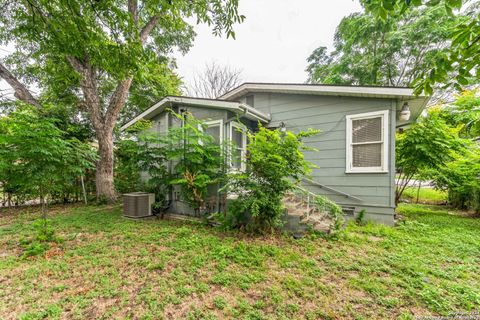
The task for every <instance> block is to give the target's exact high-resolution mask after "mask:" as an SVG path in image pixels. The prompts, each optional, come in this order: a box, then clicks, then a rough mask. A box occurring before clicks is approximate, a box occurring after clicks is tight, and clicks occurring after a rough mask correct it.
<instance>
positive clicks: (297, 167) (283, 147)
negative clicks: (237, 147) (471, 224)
mask: <svg viewBox="0 0 480 320" xmlns="http://www.w3.org/2000/svg"><path fill="white" fill-rule="evenodd" d="M317 133H318V131H316V130H309V131H306V132H299V133H298V134H294V133H292V132H285V133H284V132H281V131H280V130H278V129H277V130H269V129H266V128H264V127H260V128H259V131H258V132H257V133H255V134H252V133H248V138H249V144H248V146H247V151H248V152H247V154H248V156H247V166H246V167H247V169H246V171H245V172H244V173H236V174H232V175H231V176H230V178H231V179H230V181H229V184H228V185H227V187H226V188H225V189H226V190H229V191H230V192H233V193H234V194H237V195H238V198H237V199H235V200H233V201H232V202H231V203H230V204H229V208H228V212H227V217H225V219H224V221H223V222H224V223H226V224H228V225H227V226H228V227H230V228H235V227H246V228H247V229H249V230H252V231H266V230H272V229H273V228H276V227H278V226H280V224H281V216H282V215H283V213H284V207H283V205H282V199H283V197H284V195H285V193H286V192H287V191H289V190H291V189H292V188H293V187H294V185H295V183H296V182H298V181H299V180H300V178H302V177H303V176H305V175H307V174H308V173H310V171H311V167H312V164H310V163H309V162H308V161H306V160H305V158H304V155H303V153H302V151H305V150H312V149H310V148H308V147H307V146H306V145H305V144H304V142H303V139H304V138H306V137H310V136H312V135H315V134H317Z"/></svg>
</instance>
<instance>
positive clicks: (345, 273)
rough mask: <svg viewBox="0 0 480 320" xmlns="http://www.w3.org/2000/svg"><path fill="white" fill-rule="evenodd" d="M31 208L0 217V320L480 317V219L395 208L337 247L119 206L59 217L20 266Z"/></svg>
mask: <svg viewBox="0 0 480 320" xmlns="http://www.w3.org/2000/svg"><path fill="white" fill-rule="evenodd" d="M35 210H36V209H31V208H30V209H28V210H27V211H20V212H18V211H10V212H7V213H6V214H2V216H0V248H1V249H0V250H1V251H0V318H5V319H11V318H20V319H44V318H48V319H59V318H66V319H86V318H88V319H107V318H132V319H133V318H135V319H162V318H165V319H175V318H186V319H225V318H234V319H395V318H398V319H413V318H414V316H426V315H448V314H450V313H452V312H455V311H464V312H474V311H475V310H477V311H478V309H479V308H480V219H476V218H472V217H468V216H466V215H459V214H456V213H454V212H450V211H448V210H447V209H444V208H441V207H427V206H421V205H402V206H401V207H400V208H399V211H400V212H401V214H402V215H403V216H404V218H405V220H404V222H402V223H401V224H400V225H399V226H398V227H387V226H383V225H377V224H367V225H365V226H356V225H353V224H351V225H349V226H348V227H347V230H346V231H345V233H343V234H342V235H341V236H340V237H339V239H337V240H326V239H323V238H316V237H313V236H311V237H307V238H303V239H300V240H294V239H292V238H290V237H287V236H279V235H277V236H268V237H248V236H246V235H243V234H236V233H223V232H220V231H218V230H216V229H213V228H209V227H205V226H202V225H198V224H192V223H186V222H183V223H181V222H173V221H164V220H155V219H153V220H142V221H133V220H128V219H125V218H123V217H121V214H120V209H119V208H109V207H75V208H72V207H56V208H54V210H53V211H55V212H54V213H52V214H51V221H52V224H53V225H54V227H55V229H56V230H57V234H58V235H60V236H61V237H62V238H63V239H64V242H62V243H61V244H59V245H56V246H52V247H51V248H50V250H49V251H47V252H46V254H45V256H42V257H35V258H29V259H26V258H23V257H22V251H21V247H20V246H19V242H20V240H21V239H22V238H24V237H26V236H29V235H31V233H32V225H31V224H32V220H33V218H34V217H35V215H37V214H38V213H36V212H35Z"/></svg>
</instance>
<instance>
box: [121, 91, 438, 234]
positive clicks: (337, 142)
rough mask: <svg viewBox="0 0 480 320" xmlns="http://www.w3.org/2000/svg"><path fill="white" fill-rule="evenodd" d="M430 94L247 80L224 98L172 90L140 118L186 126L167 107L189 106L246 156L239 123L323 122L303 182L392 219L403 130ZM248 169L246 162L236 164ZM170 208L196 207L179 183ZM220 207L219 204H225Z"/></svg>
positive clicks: (351, 210) (158, 125)
mask: <svg viewBox="0 0 480 320" xmlns="http://www.w3.org/2000/svg"><path fill="white" fill-rule="evenodd" d="M428 99H429V98H428V97H425V96H415V95H414V94H413V90H412V89H410V88H402V87H374V86H340V85H311V84H287V83H244V84H242V85H240V86H239V87H237V88H235V89H233V90H231V91H229V92H227V93H226V94H224V95H223V96H221V97H219V98H218V99H202V98H191V97H166V98H165V99H163V100H162V101H160V102H158V103H157V104H155V105H154V106H152V107H151V108H149V109H148V110H146V111H145V112H143V113H142V114H140V115H139V116H137V117H136V118H135V119H133V120H131V121H130V122H128V123H127V124H125V125H124V126H123V127H122V129H123V130H124V129H126V128H128V127H129V126H131V125H132V124H134V123H135V122H136V121H138V120H139V119H149V120H152V121H153V123H154V128H153V130H156V131H158V132H159V134H161V133H164V132H166V130H168V128H169V127H171V126H174V125H180V124H179V123H178V120H177V119H173V118H172V117H169V113H168V112H166V108H171V109H173V110H174V111H176V112H182V111H184V110H188V111H189V112H191V113H192V114H193V115H194V116H195V117H197V118H199V119H204V120H205V121H207V124H208V132H209V133H210V134H212V135H213V136H215V137H216V139H218V141H223V140H224V139H232V140H234V141H235V142H236V144H237V150H236V152H238V155H239V156H241V157H244V156H245V154H246V143H247V141H246V137H245V134H244V133H242V132H240V131H239V130H235V128H237V127H245V128H248V129H249V130H255V129H256V128H257V126H258V123H259V122H260V123H262V125H264V126H266V127H271V128H278V127H285V128H286V129H288V130H291V131H294V132H295V131H299V130H307V129H308V128H313V129H319V130H321V133H320V134H319V135H317V136H314V137H311V138H309V139H308V140H306V143H307V145H308V146H310V147H314V148H316V149H318V150H319V151H308V152H306V154H305V157H306V159H307V160H309V161H310V162H312V163H313V164H315V165H316V166H318V168H316V169H314V170H313V173H312V175H311V179H308V180H305V181H303V186H304V187H305V188H306V189H308V190H309V191H311V192H313V193H315V194H321V195H325V196H327V197H328V198H329V199H331V200H333V201H335V202H336V203H338V204H339V205H340V206H342V208H343V210H344V212H345V213H346V214H347V215H348V214H350V215H352V216H353V215H356V214H358V212H360V211H361V210H365V213H366V214H365V218H367V219H371V220H375V221H378V222H382V223H385V224H388V225H392V224H393V223H394V210H395V132H396V129H397V128H400V127H403V126H405V125H408V123H410V122H412V121H414V120H415V119H416V118H417V117H418V116H419V115H420V114H421V112H422V110H423V109H424V107H425V105H426V104H427V102H428ZM231 165H232V167H234V168H235V169H240V170H241V169H242V166H243V164H242V163H241V162H237V163H232V164H231ZM171 196H172V200H173V201H172V205H171V207H170V210H171V211H172V212H176V213H187V214H188V212H190V211H189V210H190V209H189V208H188V207H186V206H185V205H184V204H182V203H181V201H176V200H178V194H177V191H176V190H174V191H173V194H172V195H171ZM218 209H219V207H217V208H216V210H218Z"/></svg>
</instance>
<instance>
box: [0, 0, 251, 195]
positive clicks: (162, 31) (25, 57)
mask: <svg viewBox="0 0 480 320" xmlns="http://www.w3.org/2000/svg"><path fill="white" fill-rule="evenodd" d="M0 8H2V10H1V12H0V44H13V46H14V47H15V51H14V52H13V53H12V54H11V55H9V56H8V57H7V58H6V60H5V63H1V62H0V77H1V78H3V79H4V80H6V81H7V83H8V84H9V85H10V86H11V87H12V88H13V89H14V91H15V97H16V98H17V99H20V100H22V101H24V102H25V103H28V104H31V105H34V106H36V107H38V108H42V106H43V105H44V104H45V103H54V104H65V105H72V106H74V107H75V108H76V109H77V110H80V111H82V112H84V114H85V116H87V117H88V119H89V120H90V123H91V125H92V127H93V129H94V131H95V136H96V139H97V141H98V146H99V149H98V150H99V161H98V163H97V171H96V174H97V176H96V182H97V186H96V187H97V195H98V196H99V197H105V198H107V199H108V200H114V199H115V192H114V187H113V130H114V128H115V125H116V124H117V120H118V119H119V117H120V113H121V111H122V109H123V108H124V106H125V105H138V106H140V108H145V107H146V106H148V105H149V104H150V103H151V102H152V101H154V100H156V99H158V96H163V95H165V94H172V93H173V94H175V93H177V92H178V85H179V79H178V77H177V76H176V75H175V73H174V72H173V71H172V68H171V66H172V65H171V64H172V61H171V59H170V58H169V54H170V53H171V52H172V50H173V49H178V50H180V51H181V52H186V51H187V50H188V49H189V47H190V46H191V44H192V40H193V38H194V36H195V33H194V31H193V27H192V25H190V24H189V20H188V19H189V18H194V19H196V21H197V22H198V23H206V24H208V25H210V26H211V27H212V29H213V33H214V34H215V35H221V34H223V33H226V35H227V36H230V37H234V36H235V33H234V31H233V26H234V24H235V23H239V22H242V21H243V19H244V17H243V16H242V15H240V14H239V13H238V11H237V8H238V0H227V1H223V0H210V1H204V0H198V1H196V0H195V1H189V0H175V1H171V0H144V1H138V0H124V1H118V0H105V1H83V0H53V1H52V0H28V1H8V0H0ZM28 85H30V87H35V88H38V91H39V93H40V94H39V95H34V94H32V92H31V91H30V90H29V86H28ZM147 88H148V90H147ZM152 88H155V89H154V90H151V89H152Z"/></svg>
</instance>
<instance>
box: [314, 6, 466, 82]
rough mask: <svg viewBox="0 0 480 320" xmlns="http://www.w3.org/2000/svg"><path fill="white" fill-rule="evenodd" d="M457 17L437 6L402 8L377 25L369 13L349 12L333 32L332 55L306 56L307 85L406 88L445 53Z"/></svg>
mask: <svg viewBox="0 0 480 320" xmlns="http://www.w3.org/2000/svg"><path fill="white" fill-rule="evenodd" d="M462 20H465V19H464V18H463V17H452V16H449V15H445V10H444V9H443V7H442V6H432V7H422V8H415V9H411V10H408V11H407V12H406V13H405V14H404V15H398V16H392V17H390V18H389V19H388V20H386V21H383V20H379V19H376V17H375V16H374V15H373V14H371V13H369V12H362V13H354V14H351V15H349V16H347V17H345V18H343V20H342V21H341V22H340V24H339V25H338V27H337V30H336V32H335V38H334V48H335V49H334V51H332V52H330V53H328V52H327V49H326V47H319V48H317V49H315V50H314V51H313V52H312V54H311V55H310V56H309V57H308V59H307V61H308V63H309V64H308V67H307V72H308V74H309V79H308V81H309V82H311V83H327V84H345V85H380V86H409V85H410V84H411V83H412V81H413V80H414V79H416V78H417V77H418V76H420V74H421V73H422V72H423V71H424V70H425V69H426V68H427V67H426V66H427V65H429V64H431V63H433V62H434V61H436V60H438V59H439V58H440V57H443V56H444V55H445V52H446V51H447V50H448V36H449V29H450V28H452V27H453V26H454V25H456V24H457V23H459V22H460V21H462Z"/></svg>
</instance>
